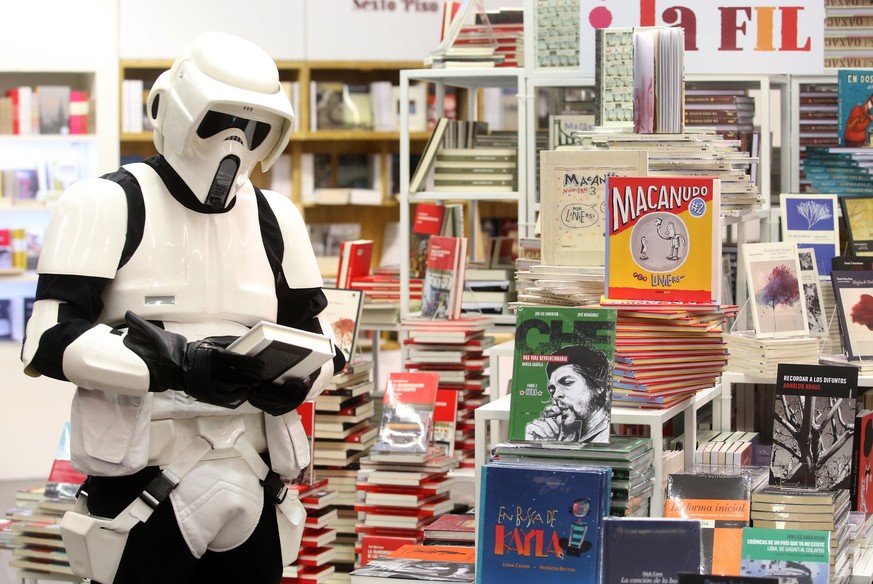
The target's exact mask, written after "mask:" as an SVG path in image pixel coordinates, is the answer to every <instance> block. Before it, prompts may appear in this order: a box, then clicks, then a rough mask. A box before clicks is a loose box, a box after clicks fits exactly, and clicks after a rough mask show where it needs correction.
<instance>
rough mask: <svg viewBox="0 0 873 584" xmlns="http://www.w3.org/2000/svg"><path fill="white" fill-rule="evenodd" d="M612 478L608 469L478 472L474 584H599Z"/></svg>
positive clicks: (520, 466)
mask: <svg viewBox="0 0 873 584" xmlns="http://www.w3.org/2000/svg"><path fill="white" fill-rule="evenodd" d="M610 472H611V471H610V469H609V467H605V466H599V467H594V466H581V465H580V466H578V467H570V466H563V465H541V464H526V463H500V462H494V463H491V464H487V465H485V466H483V467H482V485H481V493H480V497H479V510H478V512H477V514H476V515H477V521H478V526H479V529H478V534H479V535H478V538H479V542H478V545H477V546H476V553H477V561H476V582H477V584H491V583H493V582H538V581H542V582H549V583H554V584H570V583H573V584H575V583H579V582H585V583H586V584H599V583H600V582H601V581H602V580H601V566H600V562H601V548H602V543H601V542H602V534H601V530H602V525H603V517H604V515H605V514H606V513H607V508H608V506H609V484H610V476H609V475H610Z"/></svg>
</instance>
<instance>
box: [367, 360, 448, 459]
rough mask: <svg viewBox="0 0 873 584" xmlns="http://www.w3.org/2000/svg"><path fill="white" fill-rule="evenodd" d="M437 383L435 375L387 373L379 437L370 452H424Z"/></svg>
mask: <svg viewBox="0 0 873 584" xmlns="http://www.w3.org/2000/svg"><path fill="white" fill-rule="evenodd" d="M439 380H440V376H439V374H438V373H424V372H414V373H412V372H411V373H405V372H399V371H392V372H390V373H389V374H388V381H387V383H386V385H385V394H384V396H383V405H382V421H381V423H380V425H379V437H378V439H377V441H376V444H375V446H373V450H376V451H387V452H427V446H428V441H429V439H430V430H431V424H432V422H433V411H434V406H435V404H436V395H437V386H438V385H439Z"/></svg>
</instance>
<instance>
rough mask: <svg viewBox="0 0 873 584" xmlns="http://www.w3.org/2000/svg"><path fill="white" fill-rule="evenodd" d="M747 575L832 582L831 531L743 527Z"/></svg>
mask: <svg viewBox="0 0 873 584" xmlns="http://www.w3.org/2000/svg"><path fill="white" fill-rule="evenodd" d="M742 549H743V552H742V553H743V560H742V563H741V565H740V569H741V573H742V575H743V576H762V577H776V578H780V579H781V580H780V581H783V582H785V581H788V582H791V581H794V582H808V583H809V584H828V582H829V576H830V533H828V532H827V531H815V530H807V529H804V530H798V529H768V528H764V527H746V528H744V529H743V548H742Z"/></svg>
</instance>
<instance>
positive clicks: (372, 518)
mask: <svg viewBox="0 0 873 584" xmlns="http://www.w3.org/2000/svg"><path fill="white" fill-rule="evenodd" d="M457 465H458V462H457V460H455V459H454V458H452V457H450V456H447V455H445V454H443V453H442V451H441V450H440V449H437V448H431V449H428V451H427V452H424V453H420V454H416V453H403V452H376V451H372V452H370V455H369V456H367V457H365V458H363V459H361V469H360V470H359V471H358V481H357V490H358V501H357V504H356V505H355V510H356V511H357V512H358V513H359V517H360V521H359V522H358V525H357V527H356V528H355V529H356V531H357V532H358V533H359V534H360V535H361V537H364V536H388V537H400V538H413V539H414V540H415V541H416V542H420V541H422V539H423V536H424V532H423V529H424V527H425V526H426V525H428V524H429V523H431V522H432V521H434V519H436V518H437V517H439V516H440V515H442V514H444V513H448V512H450V511H452V510H453V509H454V503H453V502H452V499H451V496H450V490H451V488H452V485H453V483H454V479H452V478H450V477H449V476H448V473H449V471H450V470H451V469H453V468H455V467H457Z"/></svg>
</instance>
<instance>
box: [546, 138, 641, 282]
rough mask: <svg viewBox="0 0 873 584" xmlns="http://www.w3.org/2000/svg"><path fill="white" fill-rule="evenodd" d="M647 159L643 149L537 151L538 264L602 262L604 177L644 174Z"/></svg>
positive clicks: (599, 263)
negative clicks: (539, 229) (538, 168)
mask: <svg viewBox="0 0 873 584" xmlns="http://www.w3.org/2000/svg"><path fill="white" fill-rule="evenodd" d="M647 160H648V155H647V154H646V152H645V151H643V150H638V151H623V152H619V151H595V150H559V151H543V152H541V153H540V197H541V216H540V220H541V222H542V230H541V232H542V240H543V241H542V261H543V263H544V264H548V265H571V266H572V265H577V266H602V265H603V262H604V252H605V249H606V242H605V240H604V232H605V229H606V217H605V215H606V214H605V212H604V201H605V200H606V179H607V177H610V176H645V175H646V174H648V163H647Z"/></svg>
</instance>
